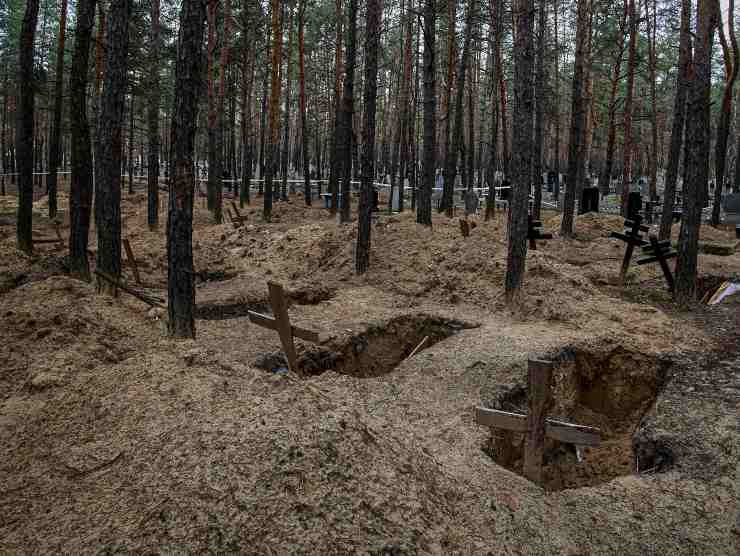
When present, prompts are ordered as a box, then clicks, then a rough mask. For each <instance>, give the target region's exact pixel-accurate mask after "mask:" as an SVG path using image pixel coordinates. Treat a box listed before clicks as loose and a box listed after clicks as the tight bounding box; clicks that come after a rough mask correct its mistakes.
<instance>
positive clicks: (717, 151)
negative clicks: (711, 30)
mask: <svg viewBox="0 0 740 556" xmlns="http://www.w3.org/2000/svg"><path fill="white" fill-rule="evenodd" d="M717 10H718V13H717V19H718V28H719V37H720V43H721V44H722V54H723V55H724V61H725V88H724V92H723V94H722V106H721V108H720V112H719V116H718V122H717V140H716V142H715V147H714V178H715V185H714V206H713V207H712V219H711V224H712V226H719V221H720V208H721V203H722V192H723V191H724V189H725V165H726V163H727V139H728V137H729V135H730V122H731V120H732V94H733V88H734V86H735V81H736V80H737V69H738V63H739V62H740V53H738V49H737V40H736V38H735V29H734V23H735V22H734V14H735V0H729V9H728V12H727V13H728V14H730V15H729V21H728V23H729V25H728V27H729V30H730V31H729V32H730V42H731V46H732V54H730V46H728V44H727V37H725V31H724V28H723V26H722V13H721V8H720V4H719V2H717Z"/></svg>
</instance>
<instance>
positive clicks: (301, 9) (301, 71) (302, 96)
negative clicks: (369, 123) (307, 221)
mask: <svg viewBox="0 0 740 556" xmlns="http://www.w3.org/2000/svg"><path fill="white" fill-rule="evenodd" d="M299 2H300V4H299V6H298V102H299V104H300V107H299V110H300V112H301V147H302V148H301V151H302V155H303V197H304V199H305V202H306V206H308V207H310V206H311V165H310V162H309V156H308V151H309V148H308V147H309V139H308V127H307V125H306V67H305V66H306V63H305V59H304V58H305V39H304V25H305V21H306V0H299Z"/></svg>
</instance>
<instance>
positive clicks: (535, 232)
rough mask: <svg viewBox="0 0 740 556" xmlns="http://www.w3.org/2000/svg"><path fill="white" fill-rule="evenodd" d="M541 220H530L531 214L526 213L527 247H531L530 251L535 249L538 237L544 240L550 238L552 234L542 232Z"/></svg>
mask: <svg viewBox="0 0 740 556" xmlns="http://www.w3.org/2000/svg"><path fill="white" fill-rule="evenodd" d="M540 228H542V222H541V221H540V220H532V215H531V214H528V215H527V239H528V240H529V248H530V249H532V251H537V241H536V240H538V239H541V240H546V239H552V234H543V233H542V230H540Z"/></svg>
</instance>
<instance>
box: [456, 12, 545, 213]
mask: <svg viewBox="0 0 740 556" xmlns="http://www.w3.org/2000/svg"><path fill="white" fill-rule="evenodd" d="M475 6H476V3H475V0H470V3H469V4H468V17H467V21H466V23H465V39H464V42H463V50H462V55H461V56H460V66H459V68H458V71H457V90H456V91H455V127H454V131H453V132H452V143H451V145H450V150H449V152H448V153H447V159H446V160H445V191H444V193H443V199H442V201H443V205H444V207H445V211H446V212H447V216H448V217H452V211H453V207H454V197H453V195H454V184H455V178H456V176H457V156H458V153H459V152H460V150H461V148H462V146H463V145H462V141H463V138H462V135H463V98H464V91H465V72H466V70H467V65H468V57H469V56H470V41H471V38H472V28H473V25H474V20H475V17H476V16H475ZM530 31H531V29H530ZM448 182H449V183H450V184H451V185H450V187H447V184H448Z"/></svg>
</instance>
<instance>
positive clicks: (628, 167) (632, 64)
mask: <svg viewBox="0 0 740 556" xmlns="http://www.w3.org/2000/svg"><path fill="white" fill-rule="evenodd" d="M638 15H639V14H638V13H637V10H636V9H635V0H629V22H630V24H629V29H630V38H629V56H628V59H627V92H626V94H625V99H624V146H623V147H622V216H625V215H626V214H627V199H628V198H629V192H630V183H631V182H632V110H633V106H632V104H633V95H634V86H635V68H636V66H637V39H638V36H637V18H638Z"/></svg>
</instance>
